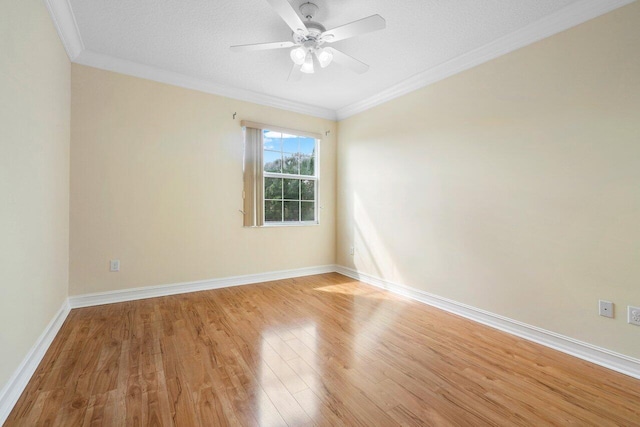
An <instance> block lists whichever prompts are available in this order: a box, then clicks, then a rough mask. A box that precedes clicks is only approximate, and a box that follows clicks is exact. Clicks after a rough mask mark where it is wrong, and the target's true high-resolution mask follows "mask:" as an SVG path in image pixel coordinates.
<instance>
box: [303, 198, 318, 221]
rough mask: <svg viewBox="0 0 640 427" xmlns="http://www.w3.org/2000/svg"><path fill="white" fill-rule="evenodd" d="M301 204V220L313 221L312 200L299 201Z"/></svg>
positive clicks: (314, 214) (314, 217) (313, 209)
mask: <svg viewBox="0 0 640 427" xmlns="http://www.w3.org/2000/svg"><path fill="white" fill-rule="evenodd" d="M300 204H301V205H302V215H301V216H302V221H315V219H316V209H315V203H313V202H300Z"/></svg>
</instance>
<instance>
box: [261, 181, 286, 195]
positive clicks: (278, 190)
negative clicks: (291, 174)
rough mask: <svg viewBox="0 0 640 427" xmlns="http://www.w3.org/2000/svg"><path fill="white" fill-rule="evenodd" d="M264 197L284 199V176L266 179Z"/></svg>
mask: <svg viewBox="0 0 640 427" xmlns="http://www.w3.org/2000/svg"><path fill="white" fill-rule="evenodd" d="M264 198H265V199H282V178H265V179H264Z"/></svg>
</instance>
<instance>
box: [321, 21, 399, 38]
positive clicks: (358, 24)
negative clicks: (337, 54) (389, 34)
mask: <svg viewBox="0 0 640 427" xmlns="http://www.w3.org/2000/svg"><path fill="white" fill-rule="evenodd" d="M386 25H387V24H386V21H385V20H384V18H383V17H382V16H380V15H371V16H369V17H367V18H362V19H360V20H358V21H353V22H351V23H349V24H345V25H342V26H340V27H336V28H334V29H333V30H328V31H325V32H324V33H322V35H321V37H322V39H323V40H324V41H325V42H328V43H333V42H337V41H338V40H344V39H348V38H349V37H355V36H359V35H360V34H365V33H370V32H372V31H378V30H382V29H383V28H384V27H386Z"/></svg>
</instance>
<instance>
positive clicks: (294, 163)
mask: <svg viewBox="0 0 640 427" xmlns="http://www.w3.org/2000/svg"><path fill="white" fill-rule="evenodd" d="M282 172H284V173H290V174H293V175H298V174H299V173H300V172H299V171H298V156H297V155H296V154H290V153H284V165H283V166H282Z"/></svg>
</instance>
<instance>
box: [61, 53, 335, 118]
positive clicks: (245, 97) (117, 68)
mask: <svg viewBox="0 0 640 427" xmlns="http://www.w3.org/2000/svg"><path fill="white" fill-rule="evenodd" d="M73 62H75V63H77V64H81V65H87V66H89V67H94V68H100V69H102V70H107V71H114V72H116V73H121V74H127V75H130V76H134V77H140V78H143V79H147V80H153V81H156V82H160V83H166V84H170V85H173V86H179V87H183V88H186V89H193V90H197V91H200V92H205V93H210V94H213V95H219V96H224V97H227V98H233V99H237V100H239V101H246V102H252V103H254V104H259V105H266V106H268V107H274V108H280V109H282V110H287V111H292V112H294V113H301V114H306V115H309V116H314V117H319V118H322V119H328V120H334V121H335V120H336V113H335V111H333V110H330V109H328V108H322V107H315V106H313V105H307V104H303V103H300V102H295V101H289V100H287V99H283V98H278V97H275V96H271V95H264V94H261V93H257V92H252V91H249V90H244V89H238V88H233V87H229V86H223V85H220V84H217V83H214V82H212V81H210V80H207V79H202V78H198V77H191V76H187V75H185V74H181V73H176V72H173V71H167V70H163V69H160V68H157V67H152V66H149V65H144V64H140V63H138V62H134V61H128V60H126V59H120V58H115V57H113V56H108V55H103V54H100V53H95V52H92V51H90V50H87V49H85V50H83V51H82V53H80V55H79V56H78V57H77V58H76V59H75V60H74V61H73Z"/></svg>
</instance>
